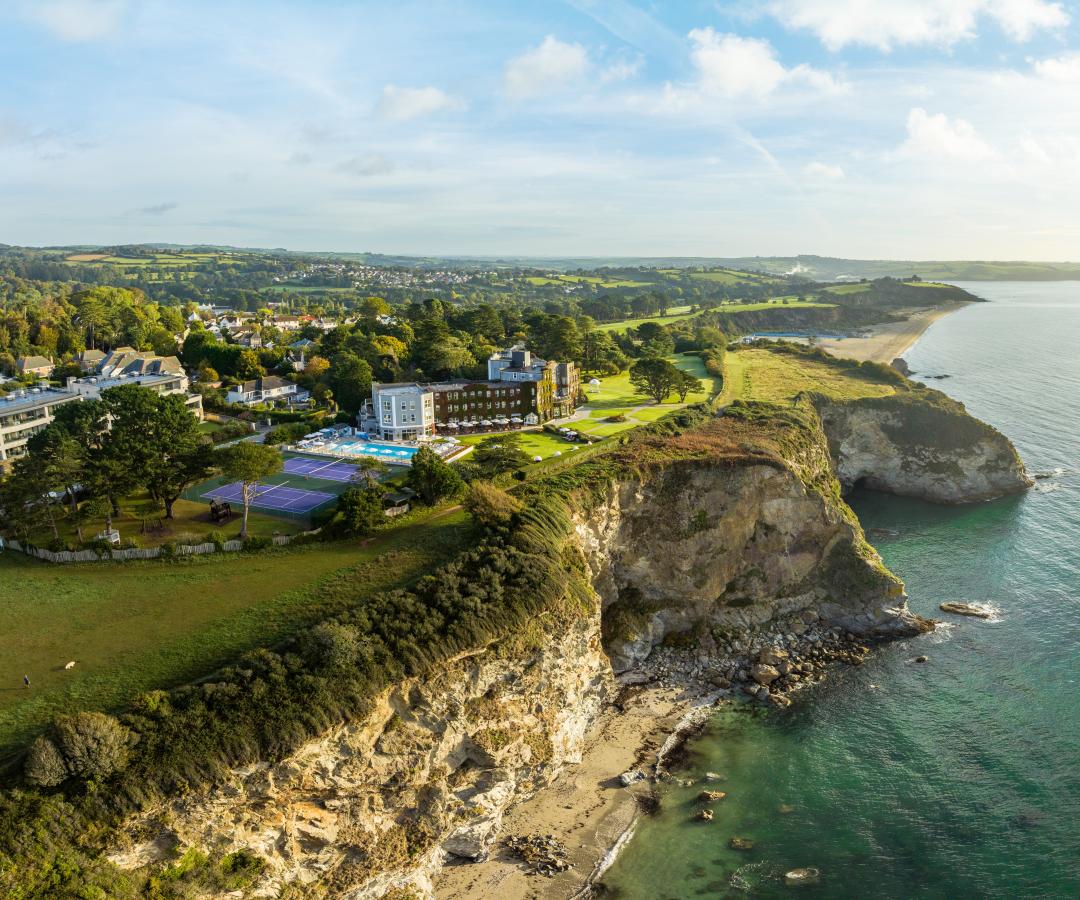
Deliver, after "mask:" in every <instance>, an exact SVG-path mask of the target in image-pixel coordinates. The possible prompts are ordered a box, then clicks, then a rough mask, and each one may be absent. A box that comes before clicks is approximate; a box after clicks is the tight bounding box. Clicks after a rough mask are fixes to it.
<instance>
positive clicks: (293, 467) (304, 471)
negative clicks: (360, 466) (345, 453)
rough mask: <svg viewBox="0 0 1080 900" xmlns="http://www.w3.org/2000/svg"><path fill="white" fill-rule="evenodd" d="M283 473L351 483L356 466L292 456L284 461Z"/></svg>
mask: <svg viewBox="0 0 1080 900" xmlns="http://www.w3.org/2000/svg"><path fill="white" fill-rule="evenodd" d="M285 471H286V472H288V473H289V474H290V475H307V476H309V477H311V478H324V479H326V480H327V481H352V480H353V477H354V476H355V475H356V466H350V465H349V464H348V463H340V462H327V461H326V460H325V459H307V458H305V457H302V456H293V457H291V458H289V459H287V460H285Z"/></svg>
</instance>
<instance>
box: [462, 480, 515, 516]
mask: <svg viewBox="0 0 1080 900" xmlns="http://www.w3.org/2000/svg"><path fill="white" fill-rule="evenodd" d="M462 505H463V506H464V507H465V509H466V510H467V511H468V513H469V515H470V516H472V518H473V521H474V522H475V523H476V524H477V525H481V526H483V527H486V528H496V527H499V526H502V525H506V524H507V523H508V522H509V521H510V519H511V518H512V517H513V515H514V513H517V512H520V511H521V509H522V503H521V501H520V500H518V499H517V498H516V497H512V496H511V495H510V494H508V493H506V491H503V490H500V489H499V488H497V487H495V485H493V484H491V483H490V482H486V481H474V482H473V483H472V484H470V485H469V489H468V492H467V493H466V494H465V499H464V500H463V501H462Z"/></svg>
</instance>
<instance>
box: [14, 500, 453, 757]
mask: <svg viewBox="0 0 1080 900" xmlns="http://www.w3.org/2000/svg"><path fill="white" fill-rule="evenodd" d="M468 534H469V525H468V524H467V517H466V516H465V514H464V513H462V512H461V511H458V510H455V511H450V512H449V513H438V512H435V513H433V512H431V511H428V510H424V511H421V512H419V513H415V514H410V516H409V517H408V519H407V520H406V521H405V522H403V523H401V524H400V525H397V526H395V527H394V528H392V529H391V530H388V531H385V532H381V533H379V534H378V535H377V536H376V537H374V538H373V539H370V540H367V541H361V540H353V541H345V542H338V543H329V544H313V545H310V546H308V547H302V548H295V549H290V550H279V551H267V552H263V553H258V554H222V555H220V556H209V557H199V558H193V559H184V560H175V561H172V562H158V561H147V562H126V563H87V564H83V565H72V566H58V565H50V564H47V563H41V562H37V561H36V560H32V559H29V558H27V557H25V556H23V555H21V554H18V553H13V552H11V551H7V552H4V553H0V754H2V753H4V752H10V751H11V750H12V748H13V747H15V746H18V745H21V744H22V743H24V742H25V741H26V739H27V738H28V737H29V736H31V735H33V734H34V733H35V732H37V731H38V730H40V729H41V728H42V727H43V726H44V725H45V724H46V723H47V722H48V721H49V720H50V719H51V718H53V717H54V716H55V715H57V714H60V713H64V712H70V711H74V710H78V709H110V708H115V707H118V706H121V705H123V704H124V703H126V702H127V701H129V700H130V699H131V698H132V697H133V696H134V695H135V694H137V693H139V692H142V691H146V690H150V689H154V688H165V687H169V686H173V685H177V684H181V683H183V682H186V681H190V680H192V679H196V678H199V677H201V676H204V675H207V674H209V673H210V672H212V671H213V670H214V669H216V668H218V667H220V666H221V665H223V664H225V663H227V662H229V661H231V660H233V659H235V658H236V656H237V655H238V654H240V653H242V652H243V651H245V650H247V649H249V648H251V647H256V646H262V645H265V644H267V643H272V642H275V641H278V640H280V639H282V638H283V637H285V636H286V635H287V634H289V633H291V632H294V631H296V630H297V629H299V628H302V627H304V626H305V625H306V624H308V623H311V622H314V621H317V620H319V619H321V618H324V617H325V616H327V615H331V614H333V613H334V612H335V611H337V610H339V609H341V608H343V607H344V606H347V605H349V604H351V603H354V602H356V601H357V600H359V599H362V598H363V597H365V596H368V595H370V594H372V593H374V592H377V591H380V590H385V589H387V588H393V587H398V586H401V585H404V584H406V583H408V582H410V581H412V580H413V579H415V578H417V577H419V576H420V575H422V574H426V573H430V572H431V571H432V570H433V569H434V568H435V567H436V566H438V565H441V564H442V563H443V562H445V561H446V560H448V559H450V558H451V557H452V556H453V555H454V554H455V553H457V552H458V551H459V550H460V549H461V547H462V546H464V544H465V542H466V540H467V538H468ZM68 660H75V662H76V665H75V668H74V669H72V670H70V671H65V670H64V668H63V666H64V664H65V663H66V662H67V661H68ZM23 675H29V676H30V679H31V688H30V689H29V690H26V689H24V688H23V686H22V678H23Z"/></svg>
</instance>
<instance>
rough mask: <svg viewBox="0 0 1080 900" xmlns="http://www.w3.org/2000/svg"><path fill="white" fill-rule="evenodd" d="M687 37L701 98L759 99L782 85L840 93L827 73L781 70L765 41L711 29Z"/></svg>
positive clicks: (802, 68) (803, 68) (798, 68)
mask: <svg viewBox="0 0 1080 900" xmlns="http://www.w3.org/2000/svg"><path fill="white" fill-rule="evenodd" d="M689 37H690V42H691V44H692V45H693V49H692V50H691V53H690V58H691V60H692V62H693V64H694V67H695V68H696V69H697V72H698V88H699V89H700V91H701V92H702V93H704V94H711V95H719V96H721V97H726V98H729V99H735V98H741V97H750V98H755V99H762V98H764V97H766V96H768V95H769V94H771V93H773V91H775V90H777V88H779V87H780V86H781V85H783V84H785V83H800V82H801V83H804V84H807V85H809V86H811V87H813V88H814V89H816V90H823V91H838V90H842V87H841V85H840V84H839V83H838V82H837V81H836V80H835V79H834V78H833V77H832V76H831V75H830V74H829V73H827V72H822V71H821V70H819V69H814V68H812V67H810V66H806V65H799V66H796V67H795V68H793V69H787V68H785V67H784V66H783V64H782V63H781V62H780V60H779V59H777V57H776V51H775V49H773V46H772V44H770V43H769V42H768V41H766V40H762V39H760V38H746V37H740V36H739V35H736V34H719V33H718V32H716V31H715V30H713V29H712V28H695V29H694V30H693V31H691V32H690V34H689Z"/></svg>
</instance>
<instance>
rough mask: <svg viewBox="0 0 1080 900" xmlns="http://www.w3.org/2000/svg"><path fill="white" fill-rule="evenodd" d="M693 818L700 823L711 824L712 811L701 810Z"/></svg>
mask: <svg viewBox="0 0 1080 900" xmlns="http://www.w3.org/2000/svg"><path fill="white" fill-rule="evenodd" d="M694 818H695V819H698V820H699V821H701V822H711V821H712V820H713V811H712V810H711V809H703V810H701V812H699V813H698V814H697V815H696V816H694Z"/></svg>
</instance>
